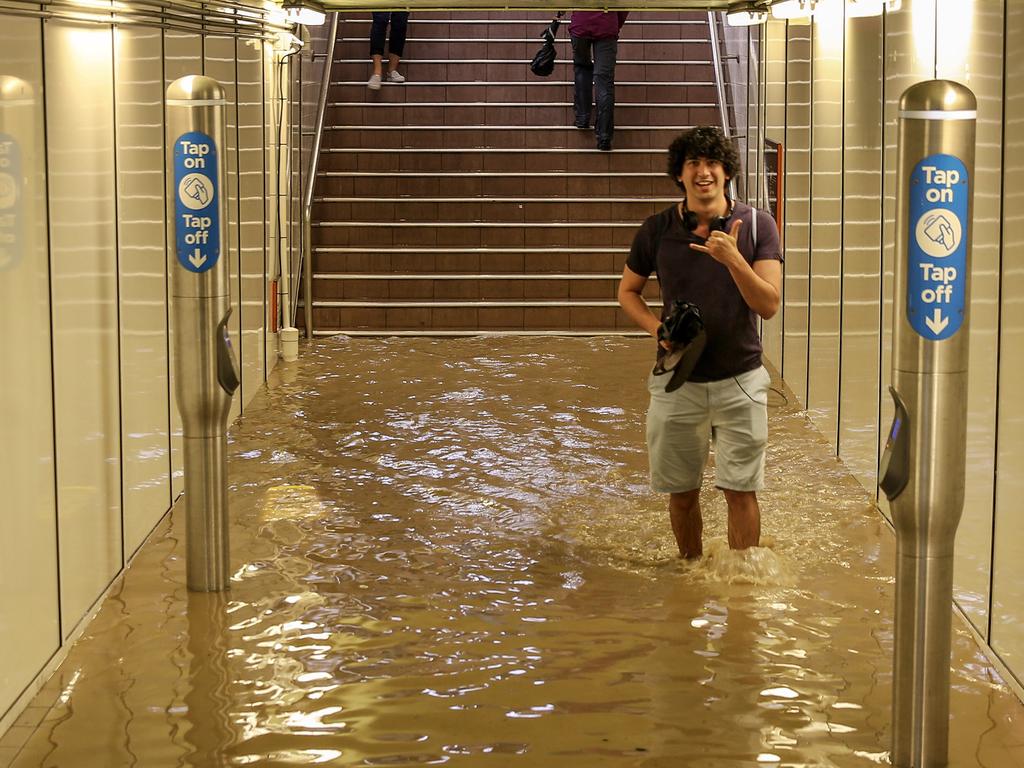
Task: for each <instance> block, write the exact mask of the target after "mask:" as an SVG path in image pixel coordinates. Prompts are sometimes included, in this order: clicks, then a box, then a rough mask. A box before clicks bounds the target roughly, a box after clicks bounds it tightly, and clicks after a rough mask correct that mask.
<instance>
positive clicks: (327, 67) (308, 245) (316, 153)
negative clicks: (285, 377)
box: [293, 11, 338, 339]
mask: <svg viewBox="0 0 1024 768" xmlns="http://www.w3.org/2000/svg"><path fill="white" fill-rule="evenodd" d="M327 36H328V42H327V58H326V60H325V61H324V71H323V74H322V75H321V77H320V98H319V100H318V101H317V105H316V130H315V131H314V133H313V147H312V149H311V150H310V152H309V173H308V174H307V175H306V188H305V190H304V191H303V195H302V270H303V275H302V277H303V280H302V288H303V293H305V299H306V300H305V305H304V309H305V320H306V338H307V339H312V338H313V187H314V185H315V183H316V169H317V165H318V164H319V162H320V143H321V141H322V139H323V135H324V115H325V113H326V112H327V91H328V89H329V88H330V85H331V65H332V64H333V63H334V41H335V40H336V39H337V37H338V13H337V11H335V12H334V13H332V14H331V29H330V31H329V32H328V33H327ZM293 311H294V310H293ZM293 322H294V321H293Z"/></svg>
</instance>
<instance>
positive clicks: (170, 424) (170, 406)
mask: <svg viewBox="0 0 1024 768" xmlns="http://www.w3.org/2000/svg"><path fill="white" fill-rule="evenodd" d="M166 85H167V30H165V29H162V30H160V90H161V99H160V114H161V121H162V125H161V130H160V136H161V137H162V138H161V143H162V144H163V148H164V151H163V168H161V169H160V170H161V172H162V173H163V193H162V194H163V199H164V217H165V219H164V348H165V349H166V350H167V508H168V509H170V508H171V507H172V506H174V414H173V410H174V401H173V399H174V372H173V370H172V368H173V366H174V353H173V350H171V302H170V301H168V299H167V295H168V288H169V286H170V282H171V272H170V269H169V265H168V259H169V258H170V252H169V247H170V243H169V242H168V238H167V226H166V216H167V157H168V154H167V152H168V146H167V100H166V98H163V92H164V89H165V88H166Z"/></svg>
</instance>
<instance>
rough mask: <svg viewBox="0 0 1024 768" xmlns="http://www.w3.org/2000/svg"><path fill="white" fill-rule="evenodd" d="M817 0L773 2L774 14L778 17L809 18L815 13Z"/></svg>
mask: <svg viewBox="0 0 1024 768" xmlns="http://www.w3.org/2000/svg"><path fill="white" fill-rule="evenodd" d="M814 5H815V0H782V2H781V3H772V16H773V17H774V18H776V19H809V18H811V16H812V15H813V14H814Z"/></svg>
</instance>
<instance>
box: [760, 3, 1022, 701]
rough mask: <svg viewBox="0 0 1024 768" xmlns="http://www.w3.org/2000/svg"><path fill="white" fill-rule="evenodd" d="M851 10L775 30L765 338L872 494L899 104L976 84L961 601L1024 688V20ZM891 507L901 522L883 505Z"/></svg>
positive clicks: (988, 10)
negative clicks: (776, 197)
mask: <svg viewBox="0 0 1024 768" xmlns="http://www.w3.org/2000/svg"><path fill="white" fill-rule="evenodd" d="M842 7H843V6H842V3H840V2H837V1H836V0H825V1H824V2H821V3H819V9H823V10H820V11H819V17H818V18H817V19H815V21H814V22H813V23H810V24H808V23H794V22H789V23H786V22H782V21H774V20H773V21H769V22H768V24H767V26H766V27H765V28H764V29H763V31H762V33H761V34H762V35H763V36H764V40H765V41H766V44H765V46H764V48H763V54H762V67H763V71H764V73H765V79H766V83H765V85H764V88H765V91H766V93H768V94H773V93H784V94H785V103H784V105H781V106H779V105H776V104H774V101H775V100H774V99H773V98H772V97H771V96H770V95H769V96H768V98H767V113H768V117H767V118H766V134H767V135H768V137H769V138H777V139H778V140H780V141H782V142H783V143H784V145H785V149H786V153H785V156H786V175H785V181H784V184H785V190H786V197H785V220H786V223H785V228H784V232H785V255H786V274H785V297H784V311H783V317H782V320H781V323H782V338H781V344H777V343H776V341H775V340H774V339H772V338H771V337H769V339H768V340H767V343H766V349H767V350H769V356H770V357H771V358H772V359H773V361H774V362H776V363H777V364H780V365H781V367H782V370H783V373H784V376H785V378H786V381H787V383H788V384H789V386H790V387H791V388H792V389H793V391H794V392H795V393H796V395H797V397H798V399H799V400H800V402H801V403H802V404H803V405H804V406H805V407H807V409H808V415H809V417H810V418H811V419H812V421H814V423H815V424H816V426H818V427H819V429H820V430H821V431H822V433H823V434H824V435H825V436H826V438H827V439H828V440H829V442H830V444H831V445H832V448H833V449H834V450H835V451H836V452H837V454H838V455H839V456H840V457H841V458H842V459H843V460H844V462H845V463H846V465H847V466H848V467H849V468H850V469H851V471H853V473H854V474H855V475H856V476H857V477H858V478H859V479H860V481H861V482H862V483H863V484H864V486H865V489H866V490H867V491H868V492H869V493H871V494H872V495H876V478H877V466H878V458H879V455H880V449H881V444H882V443H884V440H885V435H886V434H887V432H888V426H889V423H890V421H891V418H892V404H891V398H890V397H889V395H888V385H889V382H890V379H891V366H892V360H891V354H890V350H891V346H892V327H893V318H892V305H893V296H892V292H893V271H894V268H895V265H894V263H893V262H894V239H895V209H896V199H895V194H896V191H895V190H896V170H897V153H898V147H897V133H898V131H897V129H898V125H897V115H896V110H897V103H898V100H899V98H900V96H901V94H902V93H903V92H904V90H906V88H907V87H909V86H910V85H912V84H914V83H916V82H920V81H922V80H927V79H931V78H948V79H953V80H957V81H959V82H961V83H963V84H965V85H967V86H968V87H969V88H971V89H972V90H973V91H974V93H975V95H976V96H977V98H978V120H977V144H976V163H975V176H974V218H973V256H972V271H971V303H970V368H969V388H968V403H967V408H968V445H967V449H968V456H967V478H966V493H965V495H966V498H965V503H964V511H963V518H962V521H961V524H960V527H959V531H958V535H957V549H956V572H955V593H956V599H957V602H958V603H959V605H960V606H961V607H962V608H963V610H964V612H965V613H966V615H967V616H968V618H969V620H970V621H971V622H972V624H973V625H974V627H975V628H976V629H977V630H978V632H979V633H980V634H981V635H982V636H983V637H985V638H986V639H987V640H988V642H989V643H990V645H991V647H992V649H993V650H994V651H995V652H996V653H997V654H998V655H999V656H1000V657H1001V658H1002V660H1003V661H1004V662H1005V663H1006V664H1007V665H1008V667H1009V669H1010V670H1011V672H1012V673H1013V674H1014V675H1015V676H1016V677H1017V678H1018V681H1020V680H1024V658H1022V657H1024V629H1022V626H1024V610H1022V609H1021V607H1020V606H1021V605H1024V600H1022V597H1024V591H1022V589H1021V587H1020V585H1021V584H1024V557H1022V555H1021V551H1020V549H1021V547H1020V545H1019V543H1018V542H1019V541H1021V539H1022V537H1021V535H1020V534H1021V533H1022V532H1024V531H1021V528H1022V527H1024V524H1022V523H1021V522H1020V519H1021V518H1020V515H1019V513H1018V512H1017V509H1016V499H1019V498H1020V495H1021V488H1020V487H1018V486H1019V483H1020V481H1019V479H1018V478H1019V477H1021V476H1024V472H1022V463H1024V460H1022V459H1021V456H1022V455H1024V450H1022V449H1024V430H1022V429H1021V428H1020V424H1021V420H1020V417H1019V415H1018V414H1019V413H1020V412H1021V409H1020V407H1019V405H1018V403H1017V399H1016V397H1015V394H1016V390H1017V389H1018V384H1017V378H1016V377H1017V374H1018V372H1019V371H1020V370H1021V361H1022V360H1024V357H1022V353H1021V352H1020V344H1019V343H1017V341H1018V337H1019V336H1020V325H1021V318H1020V317H1019V315H1020V313H1019V312H1018V311H1017V305H1018V304H1019V303H1020V302H1019V300H1018V299H1017V298H1016V297H1017V295H1019V294H1020V293H1021V290H1019V289H1020V285H1018V283H1020V279H1019V274H1020V272H1021V269H1020V267H1019V265H1018V262H1019V261H1020V256H1019V253H1020V248H1019V247H1018V246H1019V241H1020V239H1021V237H1020V233H1021V232H1022V231H1024V229H1022V224H1021V214H1020V213H1019V206H1014V205H1013V202H1014V200H1015V199H1016V198H1018V197H1020V195H1021V189H1022V188H1024V182H1022V181H1020V180H1019V179H1020V175H1019V174H1016V173H1013V170H1015V165H1018V164H1019V163H1020V153H1019V152H1015V151H1014V148H1015V147H1016V146H1017V144H1019V141H1016V140H1015V139H1014V136H1015V132H1016V133H1019V123H1020V122H1021V121H1020V114H1021V107H1020V102H1021V91H1022V88H1024V86H1021V85H1020V84H1021V83H1022V82H1024V80H1022V78H1021V76H1020V75H1021V74H1022V73H1021V72H1020V71H1019V70H1020V69H1021V66H1022V65H1021V63H1020V61H1019V59H1020V57H1019V56H1010V55H1006V56H1004V54H1003V52H1004V50H1005V51H1007V52H1012V51H1015V50H1017V49H1018V44H1019V43H1020V42H1021V41H1022V40H1024V14H1022V12H1021V10H1020V9H1019V8H1018V7H1017V4H1016V3H1014V2H1009V1H1007V2H999V1H998V0H986V1H983V0H903V2H902V7H901V9H900V10H898V11H895V12H891V13H887V14H886V15H885V16H884V17H874V18H843V15H842V14H843V11H842ZM836 14H838V16H836ZM1004 24H1005V28H1004ZM780 40H785V48H786V54H785V66H784V67H783V66H781V65H780V64H779V62H778V60H779V55H778V53H777V51H778V49H779V48H780V46H781V43H780V42H779V41H780ZM780 113H783V114H784V115H785V117H784V119H783V120H780V119H779V114H780ZM783 126H784V128H783ZM773 132H777V135H774V136H773ZM1004 137H1005V143H1004ZM1004 164H1005V168H1004ZM779 346H781V349H778V347H779ZM879 505H880V507H881V508H882V510H883V512H884V513H885V514H886V515H888V514H889V512H888V507H887V504H886V502H885V500H884V497H883V498H881V499H879Z"/></svg>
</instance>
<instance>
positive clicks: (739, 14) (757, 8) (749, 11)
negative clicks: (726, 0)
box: [725, 2, 768, 27]
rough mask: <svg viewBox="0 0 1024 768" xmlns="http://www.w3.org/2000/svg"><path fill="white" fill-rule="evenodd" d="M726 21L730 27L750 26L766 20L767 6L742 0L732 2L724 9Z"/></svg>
mask: <svg viewBox="0 0 1024 768" xmlns="http://www.w3.org/2000/svg"><path fill="white" fill-rule="evenodd" d="M725 19H726V21H728V22H729V26H730V27H751V26H753V25H754V24H764V23H765V22H766V21H768V8H767V7H766V6H765V5H764V3H757V2H743V3H733V4H732V5H730V6H729V10H728V11H726V16H725Z"/></svg>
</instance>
